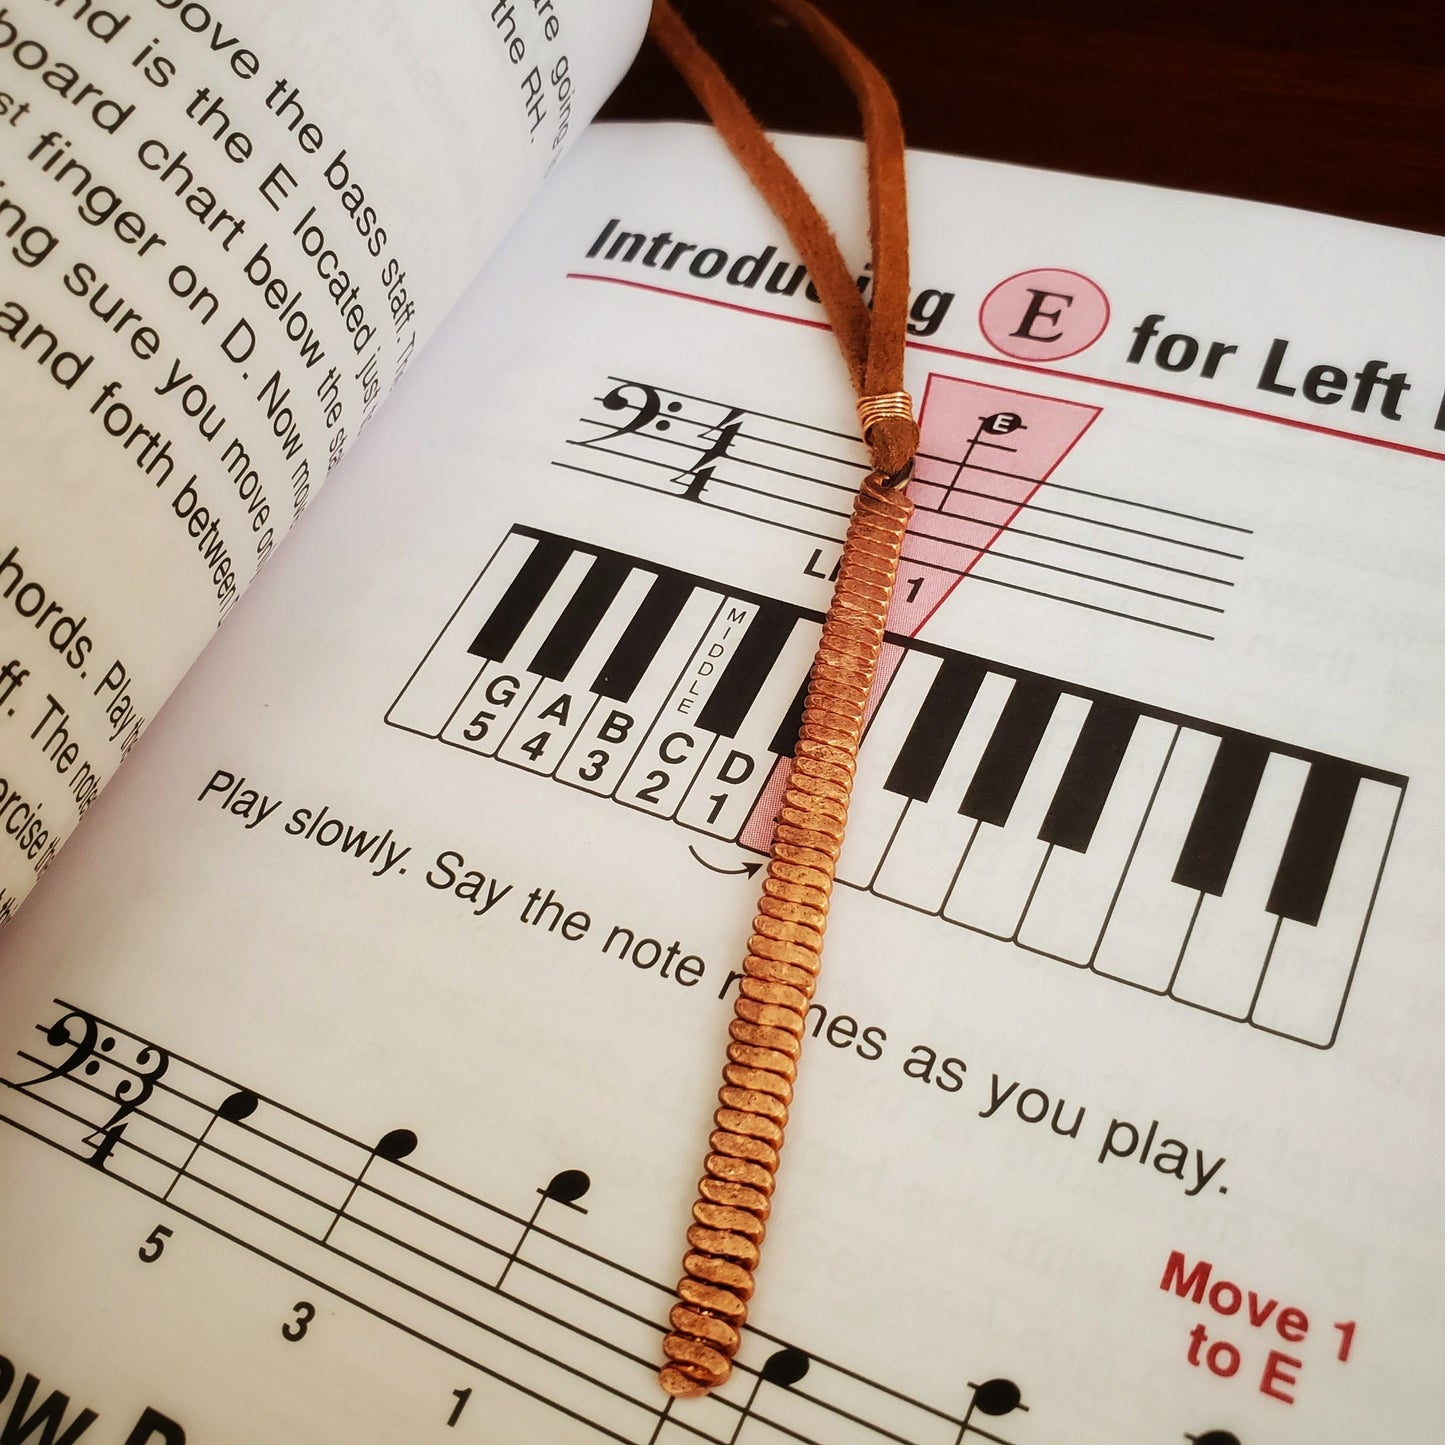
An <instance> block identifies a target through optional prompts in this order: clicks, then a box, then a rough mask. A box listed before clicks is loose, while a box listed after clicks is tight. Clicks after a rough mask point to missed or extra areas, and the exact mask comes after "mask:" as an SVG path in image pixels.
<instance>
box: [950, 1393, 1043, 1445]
mask: <svg viewBox="0 0 1445 1445" xmlns="http://www.w3.org/2000/svg"><path fill="white" fill-rule="evenodd" d="M968 1388H969V1389H970V1390H972V1391H973V1398H972V1399H971V1400H970V1401H969V1402H968V1409H967V1410H966V1411H965V1412H964V1416H963V1419H962V1420H961V1421H959V1426H958V1435H957V1438H956V1441H955V1445H962V1442H963V1438H964V1436H966V1435H970V1434H972V1435H982V1436H983V1437H984V1438H985V1439H987V1440H994V1441H998V1440H999V1436H997V1435H993V1434H990V1433H989V1432H988V1431H987V1430H981V1429H979V1427H978V1426H977V1425H975V1424H973V1423H972V1421H973V1416H974V1412H975V1411H977V1412H978V1413H979V1414H980V1415H988V1416H991V1417H994V1418H996V1417H998V1416H1000V1415H1010V1414H1012V1413H1013V1412H1014V1411H1015V1410H1024V1411H1027V1410H1028V1408H1029V1407H1028V1406H1027V1405H1025V1404H1024V1403H1023V1393H1022V1391H1020V1389H1019V1387H1018V1386H1017V1385H1016V1384H1014V1382H1013V1381H1012V1380H1005V1379H1002V1378H996V1379H992V1380H985V1381H984V1382H983V1384H981V1385H975V1384H974V1383H973V1381H972V1380H970V1381H969V1382H968Z"/></svg>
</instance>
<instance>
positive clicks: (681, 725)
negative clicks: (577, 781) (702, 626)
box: [614, 597, 758, 818]
mask: <svg viewBox="0 0 1445 1445" xmlns="http://www.w3.org/2000/svg"><path fill="white" fill-rule="evenodd" d="M757 612H758V606H757V603H755V602H745V601H741V600H740V599H738V598H735V597H729V598H727V600H726V601H724V603H723V605H722V606H721V607H720V608H719V609H718V613H717V616H716V617H715V618H714V619H713V621H712V625H711V626H710V627H709V628H708V630H707V633H706V635H705V636H704V637H703V640H702V642H701V643H700V644H699V645H698V648H697V651H696V652H695V653H694V654H693V656H692V658H691V659H690V660H689V662H688V664H687V667H686V668H685V669H684V670H683V673H682V676H681V677H679V678H678V680H677V684H676V686H674V688H673V689H672V692H671V693H670V694H669V696H668V699H667V702H666V703H665V704H664V705H663V708H662V711H661V712H659V713H658V715H657V718H656V720H655V721H654V722H653V724H652V727H651V728H650V729H649V731H648V734H647V737H646V738H645V739H644V740H643V744H642V746H641V747H640V748H639V749H638V750H637V754H636V756H635V757H634V758H633V759H632V762H631V763H630V764H629V765H628V768H627V771H626V772H625V773H624V774H623V775H622V781H621V782H620V783H619V784H618V785H617V791H616V793H615V794H614V796H615V797H616V799H617V801H618V802H619V803H625V804H627V806H628V807H629V808H641V809H642V811H643V812H646V813H656V814H657V815H658V816H659V817H663V818H670V817H671V816H672V815H673V813H674V812H675V811H676V810H677V805H678V804H679V803H680V802H681V801H682V798H683V795H684V794H685V793H686V792H687V788H688V784H689V783H691V782H692V780H693V779H694V778H695V777H696V776H697V774H698V771H699V770H700V769H701V767H702V764H703V759H704V758H706V757H707V755H708V750H709V749H710V748H711V746H712V744H713V743H714V741H716V739H717V734H716V733H714V732H712V731H710V730H709V729H707V728H703V727H699V726H698V721H697V720H698V715H699V714H700V713H701V712H702V710H703V708H705V707H706V706H707V702H708V699H709V698H710V697H711V696H712V694H713V691H714V689H715V688H716V687H717V684H718V681H719V679H720V678H721V677H722V674H723V671H724V669H725V668H726V667H727V665H728V662H729V661H730V660H731V658H732V656H733V654H734V653H735V652H736V651H737V650H738V647H739V646H740V645H741V643H742V640H743V638H744V636H746V634H747V630H748V628H749V626H750V625H751V624H752V620H753V618H754V617H755V616H756V615H757Z"/></svg>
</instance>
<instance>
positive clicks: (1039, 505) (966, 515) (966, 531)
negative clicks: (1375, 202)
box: [556, 374, 1249, 641]
mask: <svg viewBox="0 0 1445 1445" xmlns="http://www.w3.org/2000/svg"><path fill="white" fill-rule="evenodd" d="M609 381H610V382H611V383H612V385H611V387H610V389H609V390H607V391H606V392H605V393H604V394H603V395H601V396H599V397H598V398H596V401H595V403H594V405H595V406H596V407H597V408H598V411H599V413H600V414H598V415H588V416H584V417H583V418H582V419H581V420H580V422H579V424H578V425H579V433H578V435H577V436H576V437H574V438H573V439H572V441H571V443H570V444H569V450H568V454H567V456H566V457H565V459H563V460H559V461H558V462H557V463H556V465H557V466H559V467H562V468H564V469H566V470H569V471H575V472H582V473H585V474H587V475H589V476H594V477H600V478H603V479H605V480H608V481H612V482H617V483H621V484H623V485H626V486H632V487H642V488H645V489H647V490H649V491H652V492H655V493H660V494H662V495H664V496H670V497H674V498H677V499H678V500H681V501H684V502H689V503H693V504H697V505H700V506H703V507H710V508H715V509H717V510H720V511H725V512H730V513H733V514H735V515H738V516H744V517H749V518H751V519H753V520H755V521H758V522H761V523H765V524H767V525H769V526H773V527H780V528H783V529H785V530H788V531H791V532H794V533H796V534H798V535H800V536H802V537H805V538H816V539H818V540H820V541H823V542H828V543H837V544H840V545H841V543H842V540H843V534H844V531H845V530H846V528H847V524H848V515H849V510H850V508H851V506H852V502H853V496H854V494H855V493H856V492H857V490H858V483H859V482H860V481H861V480H862V477H863V474H864V472H866V471H867V454H866V452H865V451H864V448H863V446H862V444H861V443H860V442H859V441H858V439H857V438H856V437H849V436H845V435H844V434H843V433H841V432H835V431H830V430H828V429H826V428H823V427H816V426H811V425H808V424H806V423H803V422H797V421H790V420H787V419H785V418H782V417H776V416H769V415H766V414H764V413H761V412H756V411H748V410H744V409H743V408H741V407H737V406H733V405H730V404H728V403H726V402H721V401H712V400H708V399H707V398H704V397H696V396H690V395H687V394H686V393H683V392H677V391H670V390H667V389H665V388H662V387H658V386H654V385H652V384H650V383H648V382H643V381H630V380H626V379H623V378H620V377H612V378H609ZM1099 415H1100V408H1099V407H1096V406H1089V405H1086V404H1084V403H1082V402H1075V401H1065V400H1061V399H1059V398H1057V397H1049V396H1039V395H1036V394H1034V393H1030V392H1022V391H1015V390H1010V389H1007V388H1004V387H999V386H993V385H988V384H985V383H983V382H977V381H971V380H967V379H965V378H962V377H954V376H943V375H938V374H935V375H933V376H930V377H929V378H928V383H927V386H926V388H925V390H924V393H923V401H922V404H921V406H920V409H919V427H920V437H921V439H920V449H919V453H918V458H917V461H916V463H915V467H914V479H913V481H912V482H911V483H910V485H909V496H910V497H911V498H912V499H913V501H914V504H915V507H916V511H915V513H914V518H913V521H912V523H911V525H910V526H909V532H908V538H907V540H906V541H905V543H904V549H903V557H904V561H905V563H906V564H908V568H907V576H906V581H905V582H904V583H902V584H900V588H899V592H898V597H897V600H896V601H895V603H894V608H893V614H892V616H891V617H890V626H891V627H892V628H893V630H894V631H897V632H902V633H906V634H908V635H910V636H911V635H913V634H914V633H916V632H917V631H918V629H919V628H920V627H921V626H922V625H923V624H924V623H925V622H926V621H927V620H928V618H929V617H930V616H931V615H932V614H933V612H934V611H935V610H936V609H937V608H938V606H939V605H940V604H941V603H942V602H943V600H944V599H945V598H946V597H947V596H948V595H949V593H950V592H951V591H952V590H953V589H954V588H955V587H957V586H958V584H959V582H960V581H961V580H962V578H963V577H965V576H968V577H971V578H973V579H974V580H976V581H979V582H983V583H987V584H989V585H993V586H999V587H1005V588H1009V589H1011V590H1014V591H1021V592H1026V593H1029V594H1031V595H1033V596H1035V597H1040V598H1044V599H1047V600H1049V601H1051V602H1054V603H1057V604H1060V605H1062V606H1067V607H1072V608H1083V609H1086V610H1088V611H1091V612H1095V613H1101V614H1105V615H1108V616H1110V617H1114V618H1119V619H1122V620H1124V621H1126V622H1129V623H1134V624H1138V625H1141V626H1145V627H1149V628H1155V629H1161V630H1163V631H1166V632H1173V633H1178V634H1181V635H1184V636H1187V637H1195V638H1200V639H1203V640H1205V641H1209V640H1212V638H1213V636H1214V632H1213V629H1214V627H1215V626H1216V625H1217V623H1218V620H1219V618H1220V617H1221V616H1222V615H1223V613H1224V611H1225V607H1226V601H1227V598H1228V595H1229V591H1230V588H1231V587H1233V585H1234V576H1235V573H1236V571H1237V569H1238V567H1239V565H1240V564H1241V563H1242V562H1243V561H1244V554H1243V552H1242V550H1241V548H1242V546H1243V545H1244V544H1245V543H1246V542H1247V540H1248V537H1249V531H1248V529H1247V528H1244V527H1240V526H1236V525H1234V524H1231V523H1228V522H1223V521H1219V520H1210V519H1208V518H1203V517H1195V516H1189V515H1187V514H1185V513H1182V512H1175V511H1170V510H1168V509H1167V508H1163V507H1158V506H1153V505H1149V504H1147V503H1144V502H1140V501H1137V500H1132V499H1128V498H1125V497H1122V496H1116V495H1112V494H1108V493H1104V492H1100V491H1091V490H1088V489H1086V488H1082V487H1079V486H1065V485H1062V484H1061V483H1059V482H1058V481H1056V480H1054V477H1053V474H1054V472H1055V470H1056V469H1057V467H1058V466H1059V464H1060V463H1061V462H1062V461H1063V459H1064V458H1065V457H1066V456H1068V455H1069V454H1070V453H1071V452H1072V451H1073V449H1074V448H1075V446H1076V445H1077V444H1079V443H1080V441H1081V439H1083V438H1084V437H1085V435H1086V433H1087V432H1088V430H1089V429H1090V427H1091V426H1093V425H1094V423H1095V421H1096V420H1097V418H1098V417H1099ZM1046 483H1047V492H1046V493H1045V495H1044V496H1040V495H1039V493H1040V489H1041V488H1043V487H1044V486H1045V484H1046ZM1025 509H1026V510H1025Z"/></svg>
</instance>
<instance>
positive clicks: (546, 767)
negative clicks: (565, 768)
mask: <svg viewBox="0 0 1445 1445" xmlns="http://www.w3.org/2000/svg"><path fill="white" fill-rule="evenodd" d="M654 581H655V574H654V573H651V572H646V571H643V570H641V569H639V568H634V569H633V570H632V571H631V572H629V573H628V575H627V576H626V578H624V579H623V583H622V586H621V587H619V588H618V589H617V596H616V597H614V598H613V599H612V602H611V604H610V605H609V606H608V608H607V610H606V612H604V613H603V615H602V617H601V618H600V619H599V620H598V623H597V626H596V627H595V628H594V629H593V631H592V636H591V637H589V638H588V639H587V641H586V643H585V644H584V645H583V648H582V651H581V652H580V653H578V655H577V661H576V662H574V663H573V664H572V666H571V667H570V668H569V669H568V670H567V676H566V677H564V678H561V679H553V678H543V679H542V680H541V682H540V683H539V684H538V686H537V687H536V689H535V690H534V691H533V693H532V696H531V698H530V699H529V700H528V702H527V705H526V707H524V708H523V709H522V711H521V712H520V713H519V714H518V716H517V720H516V722H515V723H514V724H513V726H512V728H511V730H510V731H509V732H508V733H507V736H506V739H505V741H504V742H503V743H502V745H501V746H500V747H499V748H498V749H497V758H498V760H499V761H501V762H504V763H514V764H516V765H517V766H518V767H522V768H526V769H528V770H529V771H530V772H534V773H550V772H551V771H552V770H553V768H555V767H556V766H557V764H558V762H560V760H561V759H562V757H563V755H564V754H565V753H566V751H567V745H568V744H569V743H570V742H571V741H572V739H573V738H574V737H576V735H577V733H578V731H579V730H580V729H581V727H582V725H583V723H584V722H585V721H586V720H587V718H588V716H589V715H590V714H591V712H592V708H593V706H594V705H595V704H596V702H597V694H596V693H595V692H592V691H591V690H590V689H591V684H592V681H593V679H595V678H596V676H597V674H598V672H599V671H600V670H601V668H602V666H603V664H604V663H605V662H606V661H607V659H608V657H609V656H610V655H611V653H612V649H613V648H614V647H615V646H616V645H617V641H618V639H619V638H620V637H621V636H622V634H623V632H624V631H625V630H626V627H627V624H628V623H629V622H630V621H631V620H632V616H633V614H634V613H635V612H636V611H637V609H638V607H640V606H641V605H642V601H643V598H645V597H646V596H647V593H648V590H649V589H650V588H651V586H652V584H653V582H654Z"/></svg>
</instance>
